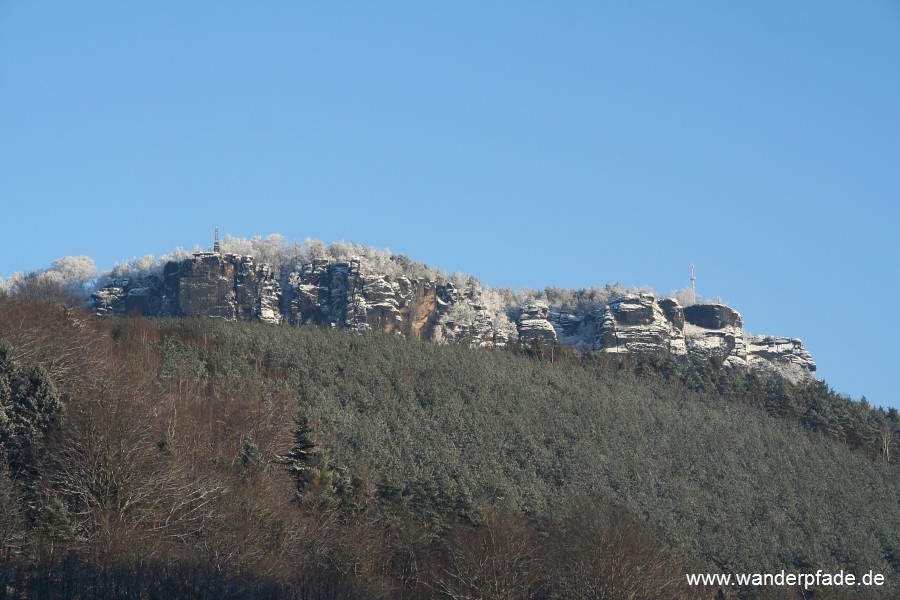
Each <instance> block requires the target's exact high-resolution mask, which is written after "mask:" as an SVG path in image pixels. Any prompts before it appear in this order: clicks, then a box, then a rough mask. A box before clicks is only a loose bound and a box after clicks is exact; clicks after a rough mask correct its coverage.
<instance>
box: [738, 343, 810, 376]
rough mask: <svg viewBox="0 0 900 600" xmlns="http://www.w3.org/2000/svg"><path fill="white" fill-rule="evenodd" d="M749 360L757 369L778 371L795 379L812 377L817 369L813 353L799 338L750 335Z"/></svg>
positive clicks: (748, 344) (748, 345)
mask: <svg viewBox="0 0 900 600" xmlns="http://www.w3.org/2000/svg"><path fill="white" fill-rule="evenodd" d="M747 362H748V364H749V365H750V366H751V367H755V368H757V369H762V370H775V371H778V372H779V373H781V374H782V375H785V376H786V377H788V378H789V379H791V380H794V381H797V380H799V379H804V378H807V377H810V376H811V375H812V374H813V373H815V371H816V363H815V361H814V360H813V357H812V355H811V354H810V353H809V351H808V350H807V349H806V348H804V347H803V342H802V341H800V340H799V339H797V338H785V337H774V336H771V335H754V336H750V337H748V338H747Z"/></svg>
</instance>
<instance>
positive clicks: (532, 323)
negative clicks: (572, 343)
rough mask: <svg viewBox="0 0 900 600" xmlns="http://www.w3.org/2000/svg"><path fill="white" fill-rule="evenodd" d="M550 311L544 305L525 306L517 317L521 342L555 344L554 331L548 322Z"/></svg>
mask: <svg viewBox="0 0 900 600" xmlns="http://www.w3.org/2000/svg"><path fill="white" fill-rule="evenodd" d="M549 316H550V309H549V308H548V307H547V305H546V304H544V303H534V304H529V305H527V306H525V307H524V308H523V309H522V314H521V315H519V323H518V332H519V341H521V342H533V341H534V340H537V341H538V342H555V341H556V330H555V329H554V328H553V325H552V324H551V323H550V321H549V320H548V317H549Z"/></svg>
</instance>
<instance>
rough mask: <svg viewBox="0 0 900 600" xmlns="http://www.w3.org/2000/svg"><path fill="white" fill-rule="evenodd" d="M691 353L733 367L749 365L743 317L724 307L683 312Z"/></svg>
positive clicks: (707, 306) (690, 308) (698, 306)
mask: <svg viewBox="0 0 900 600" xmlns="http://www.w3.org/2000/svg"><path fill="white" fill-rule="evenodd" d="M684 321H685V323H684V338H685V343H686V345H687V351H688V354H690V355H693V356H704V357H709V358H715V359H717V360H721V361H722V362H723V363H724V364H726V365H728V366H730V367H746V366H747V349H746V347H745V345H744V330H743V328H742V327H743V322H744V320H743V318H742V317H741V314H740V313H739V312H737V311H736V310H734V309H733V308H731V307H729V306H725V305H724V304H695V305H693V306H688V307H686V308H685V309H684Z"/></svg>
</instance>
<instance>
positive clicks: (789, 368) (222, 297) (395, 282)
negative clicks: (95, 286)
mask: <svg viewBox="0 0 900 600" xmlns="http://www.w3.org/2000/svg"><path fill="white" fill-rule="evenodd" d="M91 298H92V301H93V305H94V309H95V311H96V312H97V314H100V315H118V316H122V315H126V314H130V313H132V312H138V313H140V314H143V315H147V316H205V317H215V318H221V319H227V320H230V321H263V322H267V323H284V324H286V325H292V326H298V327H299V326H307V325H318V326H326V327H335V328H341V329H349V330H351V331H357V332H360V333H364V332H382V333H388V334H394V335H402V336H405V337H409V338H412V339H419V340H430V341H434V342H439V343H459V344H465V345H468V346H473V347H494V346H502V345H504V344H506V343H507V342H508V341H509V340H513V339H515V340H518V341H520V342H523V343H528V344H532V343H539V344H548V343H551V344H552V343H561V344H566V345H574V346H578V347H580V348H583V349H589V350H594V351H601V352H609V353H630V352H638V353H649V354H656V355H669V356H674V357H684V356H688V355H690V356H701V357H707V358H710V359H714V360H716V361H719V362H721V363H723V364H725V365H727V366H730V367H734V368H756V369H763V370H775V371H778V372H780V373H783V374H785V375H787V376H788V377H790V378H792V379H795V380H796V379H800V378H804V377H810V376H812V374H813V373H814V372H815V370H816V364H815V362H814V361H813V359H812V356H811V355H810V353H809V352H808V351H807V350H806V348H804V347H803V344H802V342H800V340H798V339H796V338H782V337H774V336H748V335H747V334H746V333H745V332H744V330H743V318H742V317H741V314H740V313H738V312H737V311H736V310H734V309H732V308H730V307H728V306H725V305H723V304H701V305H693V306H688V307H685V308H682V307H681V306H680V305H679V304H678V302H677V301H675V300H673V299H670V298H666V299H658V298H657V297H656V296H655V295H654V294H652V293H647V292H642V293H631V294H624V295H622V296H618V297H616V298H613V299H610V300H608V301H605V302H593V303H588V304H584V303H582V304H579V305H578V306H579V308H577V309H576V310H574V311H573V310H572V309H569V310H567V311H562V310H553V308H552V307H550V306H548V305H547V303H546V302H540V301H531V302H528V303H527V304H525V305H524V306H508V305H506V303H505V301H503V300H502V299H501V298H500V296H499V295H498V293H497V292H495V291H492V290H490V289H489V288H484V287H482V286H481V285H480V284H478V283H477V281H474V280H467V281H466V282H465V283H462V282H460V281H458V280H457V281H456V282H455V283H454V281H446V280H434V279H429V278H425V277H417V278H412V277H404V276H397V275H396V274H395V275H387V274H380V273H371V272H365V271H364V270H363V269H362V268H361V264H360V260H358V259H349V260H345V261H333V260H325V259H321V260H313V261H311V262H309V263H307V264H304V265H302V266H300V267H298V268H295V269H293V270H291V271H290V272H287V273H284V274H282V276H281V277H280V278H279V277H278V276H277V275H276V273H274V272H273V270H272V269H271V268H270V267H269V266H268V265H266V264H258V263H256V262H255V261H254V260H253V259H252V258H251V257H249V256H240V255H236V254H225V253H219V252H198V253H196V254H194V255H193V256H192V257H191V258H188V259H186V260H182V261H177V262H170V263H168V264H166V266H165V268H164V270H163V272H162V274H157V273H150V274H146V275H142V276H139V277H132V278H119V279H115V280H112V281H110V282H109V283H108V284H107V285H106V286H105V287H103V288H101V289H99V290H97V291H96V292H95V293H94V294H93V295H92V297H91ZM510 316H515V320H511V319H510Z"/></svg>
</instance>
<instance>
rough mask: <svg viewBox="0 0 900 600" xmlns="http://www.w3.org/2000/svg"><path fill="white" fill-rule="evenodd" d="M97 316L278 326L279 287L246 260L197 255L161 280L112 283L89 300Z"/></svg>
mask: <svg viewBox="0 0 900 600" xmlns="http://www.w3.org/2000/svg"><path fill="white" fill-rule="evenodd" d="M91 299H92V301H93V303H94V307H95V310H96V311H97V313H98V314H101V315H118V316H123V315H127V314H130V313H132V312H138V313H140V314H142V315H146V316H188V317H196V316H204V317H218V318H222V319H227V320H229V321H263V322H266V323H280V322H281V321H282V318H281V309H280V303H281V287H280V286H279V284H278V280H277V279H276V278H275V275H274V274H273V273H272V270H271V269H270V268H269V266H268V265H265V264H260V265H256V264H254V262H253V259H252V258H251V257H249V256H238V255H236V254H220V253H217V252H201V253H196V254H194V256H193V257H191V258H188V259H186V260H183V261H179V262H170V263H168V264H167V265H166V266H165V268H164V270H163V274H162V276H160V275H158V274H155V273H150V274H147V275H145V276H142V277H136V278H121V279H116V280H114V281H112V282H110V283H109V284H107V285H106V286H105V287H103V288H101V289H99V290H97V291H96V292H95V293H94V294H92V296H91Z"/></svg>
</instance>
